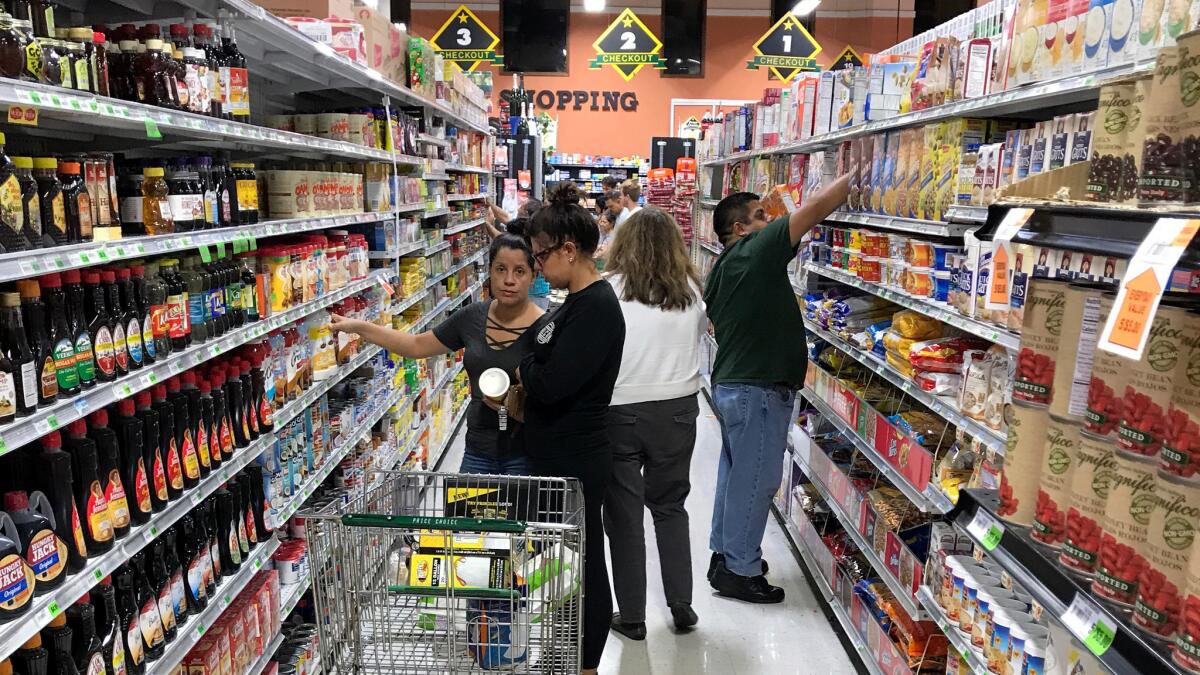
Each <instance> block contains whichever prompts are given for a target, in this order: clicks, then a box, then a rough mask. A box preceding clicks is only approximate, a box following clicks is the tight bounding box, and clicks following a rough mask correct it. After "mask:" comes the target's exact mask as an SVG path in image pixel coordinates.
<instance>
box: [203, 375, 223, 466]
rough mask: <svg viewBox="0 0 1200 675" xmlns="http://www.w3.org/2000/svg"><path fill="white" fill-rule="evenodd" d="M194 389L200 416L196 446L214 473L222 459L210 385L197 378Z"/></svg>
mask: <svg viewBox="0 0 1200 675" xmlns="http://www.w3.org/2000/svg"><path fill="white" fill-rule="evenodd" d="M196 389H197V390H198V391H199V393H200V400H199V402H200V415H199V417H198V418H197V419H198V422H197V428H196V445H197V447H198V448H199V449H200V451H201V452H202V453H204V452H207V454H208V458H209V466H210V467H211V470H213V471H216V470H217V469H218V468H220V466H221V463H222V461H223V460H224V458H223V457H222V453H221V437H220V431H219V429H217V426H216V424H215V421H216V416H215V414H214V410H213V396H212V384H210V383H209V381H208V380H207V379H204V378H197V381H196Z"/></svg>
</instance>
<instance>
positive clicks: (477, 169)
mask: <svg viewBox="0 0 1200 675" xmlns="http://www.w3.org/2000/svg"><path fill="white" fill-rule="evenodd" d="M446 171H454V172H455V173H491V172H492V170H491V169H487V168H484V167H482V166H471V165H470V164H450V163H449V162H447V163H446Z"/></svg>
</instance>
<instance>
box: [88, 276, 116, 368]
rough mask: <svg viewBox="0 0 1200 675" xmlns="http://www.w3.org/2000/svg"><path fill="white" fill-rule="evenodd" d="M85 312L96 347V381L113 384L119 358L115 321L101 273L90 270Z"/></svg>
mask: <svg viewBox="0 0 1200 675" xmlns="http://www.w3.org/2000/svg"><path fill="white" fill-rule="evenodd" d="M86 281H87V295H86V299H87V302H86V305H85V311H86V316H87V329H88V332H89V333H91V335H92V339H93V342H94V345H95V355H96V373H95V374H96V379H97V380H99V381H100V382H111V381H112V380H113V379H114V378H115V377H116V376H117V358H116V351H115V347H114V344H113V328H112V327H113V321H112V317H110V316H109V315H108V308H107V303H106V302H105V293H104V288H103V287H102V286H101V285H100V273H99V272H97V271H96V270H88V271H87V276H86Z"/></svg>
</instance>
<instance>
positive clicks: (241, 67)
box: [221, 22, 250, 122]
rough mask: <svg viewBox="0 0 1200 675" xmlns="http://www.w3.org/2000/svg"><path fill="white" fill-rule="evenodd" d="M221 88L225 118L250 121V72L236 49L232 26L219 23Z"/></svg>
mask: <svg viewBox="0 0 1200 675" xmlns="http://www.w3.org/2000/svg"><path fill="white" fill-rule="evenodd" d="M221 33H222V35H221V52H222V59H221V90H222V92H224V102H225V107H224V109H223V111H222V112H223V113H224V115H223V116H224V117H225V119H232V120H234V121H235V122H249V121H250V73H249V71H248V70H247V69H246V57H245V56H243V55H242V53H241V52H240V51H238V46H237V41H236V40H235V39H234V35H233V26H232V24H230V23H229V22H225V23H223V24H221Z"/></svg>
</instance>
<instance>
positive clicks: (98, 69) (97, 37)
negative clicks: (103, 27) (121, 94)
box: [92, 32, 111, 96]
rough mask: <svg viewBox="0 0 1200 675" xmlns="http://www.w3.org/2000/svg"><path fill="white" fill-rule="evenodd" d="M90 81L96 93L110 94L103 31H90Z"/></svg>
mask: <svg viewBox="0 0 1200 675" xmlns="http://www.w3.org/2000/svg"><path fill="white" fill-rule="evenodd" d="M92 44H93V47H92V82H93V83H94V84H95V90H96V93H97V94H100V95H101V96H111V93H110V92H111V88H110V86H109V67H108V46H109V45H108V38H107V37H106V36H105V35H104V33H100V32H93V33H92Z"/></svg>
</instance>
